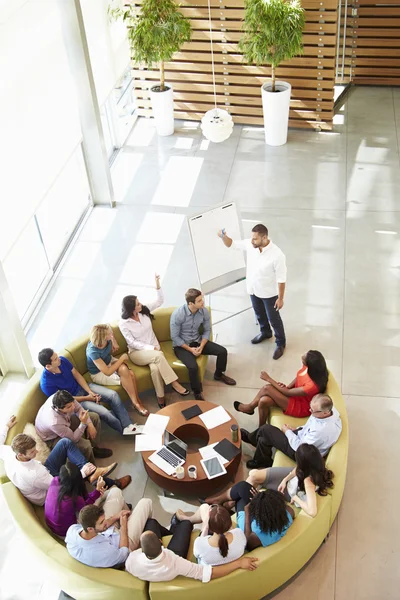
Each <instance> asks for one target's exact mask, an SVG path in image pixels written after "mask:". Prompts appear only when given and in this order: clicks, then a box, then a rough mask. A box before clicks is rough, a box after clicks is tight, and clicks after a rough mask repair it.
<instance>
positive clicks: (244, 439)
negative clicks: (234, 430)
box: [240, 428, 250, 444]
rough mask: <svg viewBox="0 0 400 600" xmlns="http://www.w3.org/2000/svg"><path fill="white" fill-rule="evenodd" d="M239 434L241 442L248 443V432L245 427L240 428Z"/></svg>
mask: <svg viewBox="0 0 400 600" xmlns="http://www.w3.org/2000/svg"><path fill="white" fill-rule="evenodd" d="M240 435H241V436H242V442H246V444H250V439H249V435H250V434H249V432H248V431H247V429H242V428H240Z"/></svg>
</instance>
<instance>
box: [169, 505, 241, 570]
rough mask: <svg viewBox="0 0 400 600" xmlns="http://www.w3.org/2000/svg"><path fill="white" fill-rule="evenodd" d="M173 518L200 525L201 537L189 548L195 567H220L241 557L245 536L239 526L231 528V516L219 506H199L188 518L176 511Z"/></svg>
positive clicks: (181, 512)
mask: <svg viewBox="0 0 400 600" xmlns="http://www.w3.org/2000/svg"><path fill="white" fill-rule="evenodd" d="M176 518H177V520H178V521H190V522H191V523H193V524H196V523H202V528H201V535H200V536H199V537H198V538H196V539H195V542H194V546H193V554H194V555H195V557H196V558H197V562H198V563H199V564H201V565H211V566H217V565H224V564H226V563H230V562H232V561H233V560H236V559H238V558H240V557H241V556H243V553H244V551H245V548H246V543H247V540H246V536H245V534H244V532H243V531H242V530H241V529H240V528H239V527H235V528H232V519H231V516H230V514H229V512H228V511H227V510H226V508H224V507H223V506H219V505H218V504H213V505H212V506H209V505H208V504H202V505H201V506H200V508H199V509H198V510H197V511H196V512H195V514H194V515H192V516H191V517H188V516H187V515H186V514H185V513H184V512H183V511H182V510H178V511H177V512H176ZM210 532H211V535H209V533H210Z"/></svg>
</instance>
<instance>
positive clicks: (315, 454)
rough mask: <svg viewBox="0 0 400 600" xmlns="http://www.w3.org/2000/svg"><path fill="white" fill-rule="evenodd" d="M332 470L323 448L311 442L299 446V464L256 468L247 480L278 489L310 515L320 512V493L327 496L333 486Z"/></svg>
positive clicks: (255, 485) (297, 457) (271, 488)
mask: <svg viewBox="0 0 400 600" xmlns="http://www.w3.org/2000/svg"><path fill="white" fill-rule="evenodd" d="M332 478H333V473H332V471H329V469H327V468H326V467H325V462H324V459H323V458H322V456H321V453H320V451H319V450H318V449H317V448H316V447H315V446H312V445H311V444H301V445H300V446H299V447H298V448H297V450H296V466H295V468H294V469H292V468H291V467H270V468H269V469H253V470H252V471H250V473H249V477H248V478H247V482H248V483H249V484H250V485H253V486H254V487H257V486H259V485H260V486H261V487H263V488H267V489H270V490H278V492H281V494H283V495H284V496H285V499H286V500H288V501H290V502H291V503H292V504H295V506H298V507H299V508H302V509H303V510H304V512H305V513H306V514H307V515H309V516H310V517H315V516H316V514H317V496H316V494H319V495H320V496H326V495H327V491H326V490H327V488H332V487H333V483H332Z"/></svg>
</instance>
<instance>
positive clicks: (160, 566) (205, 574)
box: [125, 548, 212, 583]
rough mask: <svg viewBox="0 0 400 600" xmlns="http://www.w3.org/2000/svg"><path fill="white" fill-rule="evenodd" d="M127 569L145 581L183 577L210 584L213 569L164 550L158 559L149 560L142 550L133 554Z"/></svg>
mask: <svg viewBox="0 0 400 600" xmlns="http://www.w3.org/2000/svg"><path fill="white" fill-rule="evenodd" d="M125 569H126V570H127V571H128V572H129V573H130V574H131V575H134V576H135V577H138V578H139V579H142V580H143V581H154V582H155V581H171V580H172V579H175V577H178V575H182V576H183V577H191V578H192V579H199V580H200V581H202V582H203V583H208V582H209V581H210V579H211V573H212V567H210V566H209V565H205V566H202V565H197V564H196V563H192V562H190V560H186V558H182V557H181V556H178V555H177V554H174V552H172V550H168V548H163V549H162V551H161V554H160V555H159V556H157V558H153V559H151V560H150V558H147V556H146V555H145V554H143V552H142V550H141V549H139V550H135V551H134V552H131V553H130V555H129V556H128V558H127V561H126V563H125Z"/></svg>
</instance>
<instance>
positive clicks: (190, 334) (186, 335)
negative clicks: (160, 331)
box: [170, 304, 211, 348]
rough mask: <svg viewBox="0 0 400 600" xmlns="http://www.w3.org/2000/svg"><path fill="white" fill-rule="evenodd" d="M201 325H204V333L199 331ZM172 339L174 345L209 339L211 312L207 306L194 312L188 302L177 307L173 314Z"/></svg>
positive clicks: (171, 323) (171, 324)
mask: <svg viewBox="0 0 400 600" xmlns="http://www.w3.org/2000/svg"><path fill="white" fill-rule="evenodd" d="M200 325H203V334H202V335H201V334H200V333H199V328H200ZM170 327H171V339H172V345H173V347H174V348H175V347H176V346H183V344H188V345H189V344H190V343H191V342H199V343H200V341H201V340H202V339H206V340H209V339H210V334H211V324H210V313H209V312H208V310H207V309H206V308H200V309H199V310H198V311H197V312H195V313H192V312H191V311H190V310H189V307H188V305H187V304H184V305H183V306H180V307H179V308H176V309H175V310H174V312H173V313H172V315H171V322H170Z"/></svg>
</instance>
